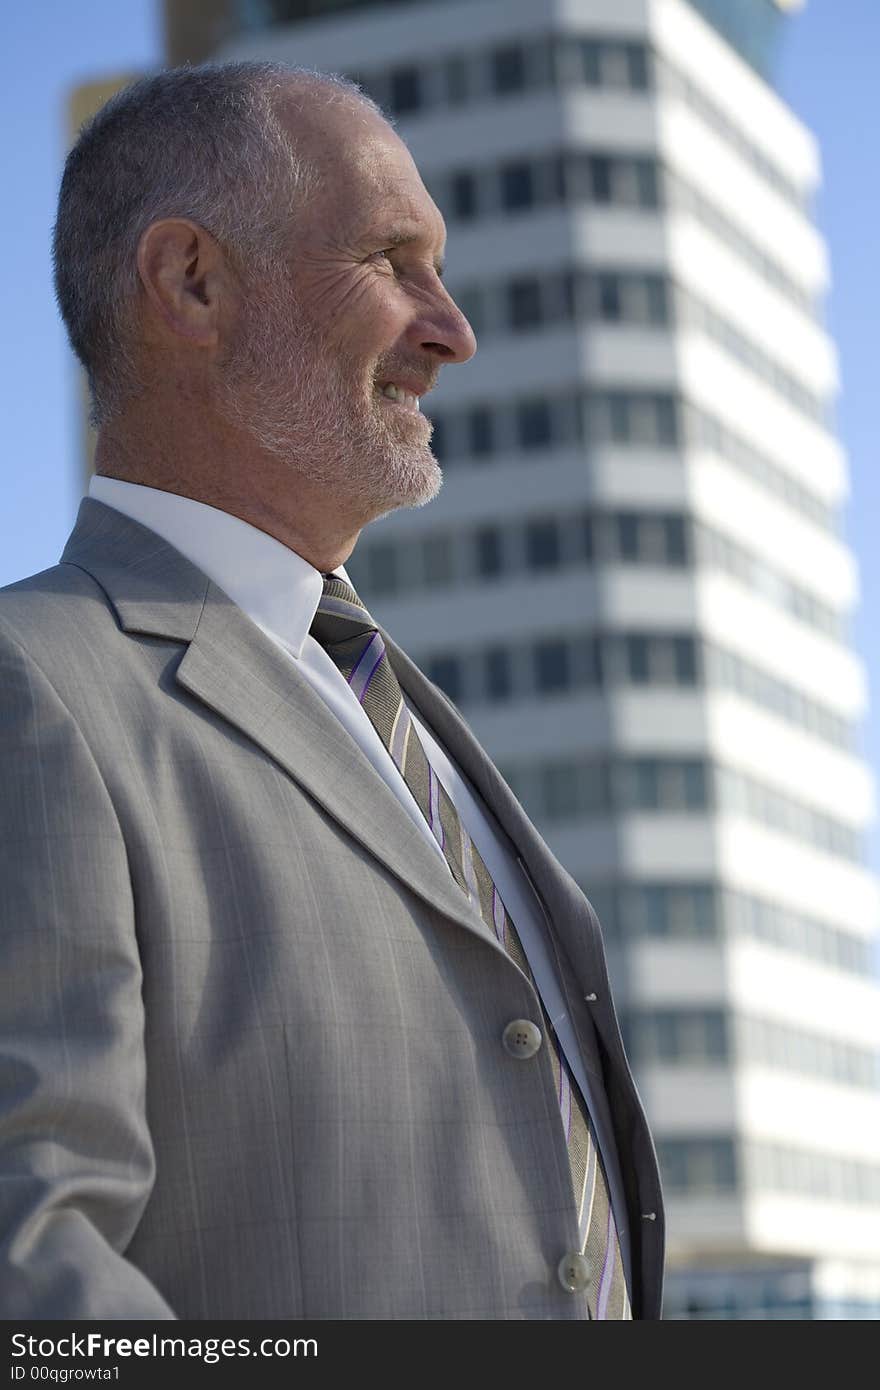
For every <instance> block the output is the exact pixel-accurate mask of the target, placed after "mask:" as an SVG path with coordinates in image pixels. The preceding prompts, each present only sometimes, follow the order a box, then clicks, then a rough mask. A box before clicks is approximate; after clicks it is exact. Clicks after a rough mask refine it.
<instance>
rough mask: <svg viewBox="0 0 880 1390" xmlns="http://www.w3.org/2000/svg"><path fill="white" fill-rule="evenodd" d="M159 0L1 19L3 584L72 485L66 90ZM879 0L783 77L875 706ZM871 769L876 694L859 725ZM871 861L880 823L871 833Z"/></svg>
mask: <svg viewBox="0 0 880 1390" xmlns="http://www.w3.org/2000/svg"><path fill="white" fill-rule="evenodd" d="M158 11H159V7H158V4H157V3H156V0H126V3H125V4H120V0H80V2H79V3H78V4H71V3H70V0H44V2H43V3H41V4H39V5H24V4H9V5H6V6H5V7H4V10H3V18H2V19H0V40H2V42H0V54H2V57H0V63H2V68H3V75H2V78H3V80H2V83H0V120H2V124H0V129H2V130H3V131H4V132H5V136H6V138H5V151H4V164H5V169H4V185H5V187H6V189H7V190H8V191H9V194H10V196H9V197H8V198H7V199H6V200H5V203H6V206H5V213H4V216H3V218H2V221H0V285H2V294H3V303H4V310H5V312H4V329H5V331H4V333H3V335H2V338H0V395H2V411H3V425H4V431H3V433H4V439H5V446H6V447H5V477H4V480H3V510H2V513H0V585H2V584H6V583H9V582H11V581H12V580H13V579H17V578H19V577H20V576H21V575H24V574H29V573H33V572H34V571H35V570H38V569H42V568H44V567H45V566H47V565H51V564H54V563H55V561H56V560H57V558H58V555H59V553H60V550H61V548H62V546H63V543H64V539H65V537H66V535H67V533H68V531H69V529H70V526H71V524H72V521H73V518H74V516H75V513H76V505H77V501H78V498H79V495H80V475H79V471H78V444H79V439H78V432H77V413H76V403H75V398H74V374H73V370H72V366H71V359H70V354H69V350H68V348H67V346H66V342H65V339H64V334H63V330H62V329H61V327H60V325H59V322H58V316H57V313H56V310H55V305H54V300H53V297H52V291H51V283H50V268H49V237H50V228H51V224H52V219H53V216H54V201H55V197H56V193H57V186H58V180H59V177H60V171H61V165H62V162H63V158H64V149H65V130H66V127H65V102H66V95H67V92H68V91H69V89H70V88H71V87H72V86H73V85H74V84H76V83H77V82H80V81H83V80H85V79H87V78H91V77H99V76H103V75H109V74H112V73H115V72H129V71H131V72H134V71H137V70H139V69H141V68H144V67H148V66H151V65H153V64H155V63H156V62H157V61H158V58H159V54H160V43H161V36H160V19H159V12H158ZM878 57H880V4H878V3H877V0H809V3H808V5H807V8H806V9H805V10H804V11H803V13H802V14H801V15H800V16H798V17H797V18H796V19H795V20H793V21H792V22H791V24H790V32H789V37H788V42H787V46H786V49H785V51H784V54H783V59H782V66H781V71H780V83H779V85H780V87H781V90H782V93H783V95H784V96H785V98H786V100H788V101H789V102H790V103H791V105H792V106H793V107H794V109H795V110H796V111H797V113H798V114H799V115H800V116H801V117H802V118H803V119H804V120H805V121H806V123H807V124H808V125H809V126H810V127H811V129H812V130H813V131H814V132H815V134H816V135H817V136H818V139H819V142H820V146H821V149H822V156H823V163H824V168H825V183H824V188H823V191H822V194H821V196H820V199H819V204H818V220H819V225H820V227H821V229H822V231H823V233H824V234H825V236H826V237H827V239H828V241H829V245H830V250H831V262H832V268H833V276H834V285H833V290H832V294H831V296H830V299H829V303H828V322H829V326H830V328H831V331H832V333H833V334H834V337H835V339H836V340H837V343H838V347H839V351H840V356H841V368H842V377H843V393H842V396H841V399H840V403H839V409H838V420H839V428H840V435H841V438H842V440H843V443H844V445H845V447H846V448H847V450H848V452H849V456H850V466H851V473H852V498H851V502H850V506H849V509H848V514H847V536H848V538H849V540H850V543H851V544H852V545H853V547H854V549H855V551H856V555H857V557H858V560H859V566H860V572H861V583H862V602H861V606H860V609H859V611H858V613H857V615H856V623H855V640H856V644H857V646H858V648H859V650H860V652H861V653H862V655H863V656H864V658H865V660H866V663H867V667H868V676H869V682H870V687H871V692H872V696H873V701H874V703H875V704H877V705H878V706H880V631H878V629H880V536H878V523H880V473H878V469H877V467H876V463H877V460H876V449H875V444H874V435H875V420H874V413H875V412H874V401H875V397H876V382H875V366H874V359H873V349H872V346H871V345H872V343H873V342H874V341H875V339H876V334H877V327H878V324H880V287H878V275H877V268H876V253H875V246H876V241H877V235H878V229H880V178H878V168H877V158H876V154H875V148H876V140H877V132H878V117H880V95H878V92H880V88H878V83H877V73H876V68H877V59H878ZM865 748H866V752H867V754H868V756H869V758H870V760H871V762H872V764H873V766H874V768H875V769H880V710H875V711H873V712H872V714H871V716H870V718H869V720H868V722H867V725H866V729H865ZM874 846H875V849H874V854H873V859H874V862H875V864H878V865H880V835H878V834H877V833H875V835H874Z"/></svg>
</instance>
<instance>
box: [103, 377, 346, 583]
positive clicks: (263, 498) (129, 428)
mask: <svg viewBox="0 0 880 1390" xmlns="http://www.w3.org/2000/svg"><path fill="white" fill-rule="evenodd" d="M198 414H201V416H202V418H201V419H196V418H194V417H195V416H196V415H198ZM95 472H96V473H97V474H98V475H99V476H101V477H107V478H118V479H119V480H120V481H121V482H126V483H140V484H142V485H143V486H145V487H154V488H159V489H161V490H162V491H163V492H173V493H176V494H177V495H178V496H180V497H190V498H192V500H193V501H195V502H204V503H206V504H207V505H208V506H209V507H216V508H217V509H218V511H223V512H229V514H230V515H231V516H237V517H239V518H240V519H241V520H242V521H246V522H248V524H249V525H251V526H255V527H256V528H257V530H259V531H265V533H266V534H267V535H269V536H272V537H274V539H275V540H277V541H280V542H281V544H282V545H286V546H287V548H288V549H289V550H293V551H295V553H296V554H297V555H300V556H302V558H303V559H304V560H306V561H307V562H308V563H309V564H310V565H313V566H314V568H315V569H317V570H320V571H321V572H322V573H329V572H330V571H331V570H334V569H336V568H337V566H338V565H342V564H344V563H345V561H346V560H347V559H348V557H349V556H350V555H351V553H352V551H353V550H354V548H355V545H356V544H357V540H358V536H359V535H360V532H361V530H362V529H363V527H364V526H365V525H366V523H367V521H369V520H370V519H371V518H369V517H360V516H357V515H356V514H355V511H354V508H353V507H346V505H345V502H344V501H341V502H340V501H339V500H338V499H337V501H336V504H335V505H334V506H332V507H331V506H329V505H328V501H329V499H328V492H327V488H326V486H325V485H323V484H321V483H315V482H313V481H311V480H310V479H308V478H304V477H303V476H302V475H301V474H300V473H298V472H297V471H296V468H295V466H294V465H293V464H292V463H286V462H284V461H282V460H281V459H278V458H275V457H274V455H268V454H266V453H265V452H264V451H262V450H260V449H258V448H256V447H255V445H254V444H253V442H252V441H251V440H250V438H249V437H248V436H247V435H245V434H244V433H243V432H242V431H240V430H238V429H236V428H235V427H233V426H232V425H229V424H227V423H226V422H225V421H222V422H221V421H218V420H217V419H216V417H212V416H211V414H210V412H207V411H205V412H198V411H190V412H187V413H185V414H184V413H182V412H180V411H175V412H168V413H166V414H165V415H164V416H163V414H162V412H161V411H157V410H156V409H155V408H153V409H150V410H149V411H145V410H143V408H141V407H139V405H138V404H135V405H133V406H130V407H129V408H128V409H127V410H126V412H125V414H124V415H121V416H119V417H118V418H116V419H114V420H113V421H112V422H111V423H110V424H108V425H105V426H102V428H101V430H100V431H99V433H98V439H97V444H96V447H95Z"/></svg>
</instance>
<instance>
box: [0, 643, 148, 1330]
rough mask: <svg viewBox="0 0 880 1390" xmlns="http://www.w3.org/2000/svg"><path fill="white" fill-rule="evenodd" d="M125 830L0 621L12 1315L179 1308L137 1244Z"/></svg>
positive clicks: (113, 1314) (1, 1131) (5, 1305)
mask: <svg viewBox="0 0 880 1390" xmlns="http://www.w3.org/2000/svg"><path fill="white" fill-rule="evenodd" d="M143 1035H144V1008H143V1001H142V997H141V967H140V958H139V953H138V948H137V941H136V936H135V921H134V902H133V896H132V888H131V881H130V877H129V872H128V864H127V856H126V850H125V845H124V842H123V837H122V833H121V830H120V826H119V824H118V821H117V818H116V816H115V813H114V810H113V806H112V803H111V800H110V796H109V794H108V792H107V788H106V786H105V785H104V782H103V780H102V778H101V775H100V773H99V770H98V767H97V765H96V763H95V760H94V758H93V757H92V754H91V753H90V751H89V748H88V746H87V744H86V742H85V739H84V738H83V736H82V733H81V731H80V730H79V729H78V727H77V725H76V723H75V721H74V720H73V718H72V717H71V715H70V713H69V711H68V710H67V709H66V707H65V705H64V704H63V702H62V701H61V699H60V698H59V696H58V694H57V693H56V691H55V690H54V688H53V686H52V685H51V684H50V682H49V681H48V679H47V678H46V677H45V675H44V674H43V673H42V672H41V670H40V669H39V668H38V667H37V666H36V665H35V663H34V662H33V661H32V660H31V659H30V658H29V657H28V655H27V654H26V653H25V652H24V651H23V650H22V648H21V646H20V645H18V644H17V643H16V642H14V641H10V640H9V639H8V638H7V637H6V636H4V634H3V631H2V629H0V1318H5V1319H7V1320H9V1319H18V1318H22V1319H24V1318H29V1319H50V1318H51V1319H93V1318H94V1319H98V1318H132V1319H136V1318H146V1319H160V1318H161V1319H164V1318H173V1317H174V1316H175V1314H174V1312H173V1311H172V1309H171V1308H169V1306H168V1304H167V1303H166V1302H165V1300H164V1299H163V1298H162V1296H161V1294H160V1293H159V1291H158V1290H157V1289H156V1288H155V1287H154V1286H153V1285H152V1284H151V1283H150V1282H149V1281H148V1280H147V1279H146V1278H145V1277H144V1276H143V1275H142V1274H141V1273H140V1272H139V1271H138V1269H136V1268H135V1266H134V1265H133V1264H131V1263H130V1262H129V1261H128V1260H126V1258H125V1251H126V1248H127V1246H128V1245H129V1242H130V1241H131V1237H132V1235H133V1233H134V1231H135V1228H136V1227H137V1224H138V1222H139V1220H140V1217H141V1214H142V1212H143V1210H144V1207H145V1205H146V1202H147V1199H148V1197H149V1195H150V1191H151V1189H152V1185H153V1180H154V1172H155V1162H154V1155H153V1148H152V1144H151V1140H150V1134H149V1129H148V1126H147V1118H146V1108H145V1096H146V1066H145V1055H144V1036H143Z"/></svg>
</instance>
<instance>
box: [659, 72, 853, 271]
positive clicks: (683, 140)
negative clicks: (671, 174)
mask: <svg viewBox="0 0 880 1390" xmlns="http://www.w3.org/2000/svg"><path fill="white" fill-rule="evenodd" d="M659 117H660V120H659V148H660V153H661V156H662V157H663V159H664V160H665V162H666V163H668V164H669V166H670V167H671V168H672V169H673V170H674V171H675V172H676V173H677V174H679V175H680V176H681V177H682V178H683V179H686V180H687V182H688V183H689V184H692V185H693V187H694V188H696V189H698V190H699V192H701V193H703V194H704V195H705V197H707V198H709V199H711V201H712V202H713V203H714V204H715V205H716V206H717V207H718V208H719V209H720V210H721V211H722V212H724V214H725V216H726V217H728V218H729V219H730V220H731V222H733V223H734V224H735V225H736V226H738V227H740V228H741V229H742V231H743V232H744V233H745V234H746V235H747V236H749V237H751V238H752V239H753V240H755V241H756V242H757V243H758V245H760V246H763V247H765V248H766V250H767V253H768V255H775V256H776V258H777V259H778V260H781V261H782V263H783V264H784V265H786V266H788V267H789V271H790V274H791V276H792V278H793V279H794V280H796V281H797V282H798V283H800V284H802V285H803V286H804V288H805V289H806V290H808V291H809V292H810V293H812V294H822V293H823V292H824V291H825V290H826V289H827V288H828V281H829V269H828V256H827V252H826V250H825V244H824V242H823V241H822V239H821V237H820V236H819V234H818V232H817V231H816V230H815V228H814V227H813V226H812V225H811V223H809V222H808V221H807V219H806V217H805V216H804V215H803V213H801V212H799V211H798V210H797V209H796V208H794V207H792V205H791V204H790V203H789V202H787V201H786V199H785V198H783V197H782V195H781V194H779V193H777V192H775V190H774V189H772V188H771V187H770V186H769V184H768V183H767V182H766V180H765V179H762V178H761V177H760V175H759V174H758V173H756V172H755V171H754V170H753V169H752V168H750V167H749V165H748V164H746V162H745V160H744V159H743V158H742V157H741V156H740V154H739V153H738V152H737V151H735V150H733V149H732V148H731V147H730V145H729V144H727V143H726V142H725V141H724V140H723V139H722V138H721V137H720V136H719V135H717V134H716V133H715V131H714V130H711V129H709V127H708V126H707V125H706V124H705V123H704V122H703V121H701V119H700V117H699V116H698V115H696V114H695V113H694V112H693V111H692V110H691V109H690V108H689V107H686V106H684V105H683V104H682V103H681V102H680V101H679V100H678V99H677V98H675V97H671V96H666V97H664V98H663V99H662V101H661V103H660V108H659ZM745 209H748V216H747V217H745V216H744V210H745Z"/></svg>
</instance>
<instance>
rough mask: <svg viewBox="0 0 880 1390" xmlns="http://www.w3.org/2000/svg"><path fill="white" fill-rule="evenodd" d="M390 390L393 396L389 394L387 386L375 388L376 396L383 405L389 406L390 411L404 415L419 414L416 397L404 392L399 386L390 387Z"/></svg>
mask: <svg viewBox="0 0 880 1390" xmlns="http://www.w3.org/2000/svg"><path fill="white" fill-rule="evenodd" d="M391 389H392V390H393V391H394V394H393V395H390V394H389V387H387V386H384V387H381V386H377V387H376V394H377V395H378V396H380V397H381V399H382V401H383V402H384V403H385V405H387V406H391V407H392V409H396V410H402V411H403V412H404V413H405V414H406V415H419V414H421V409H420V406H419V398H418V396H414V395H412V393H411V392H409V391H404V390H403V389H402V388H401V387H399V386H396V387H392V388H391Z"/></svg>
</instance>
